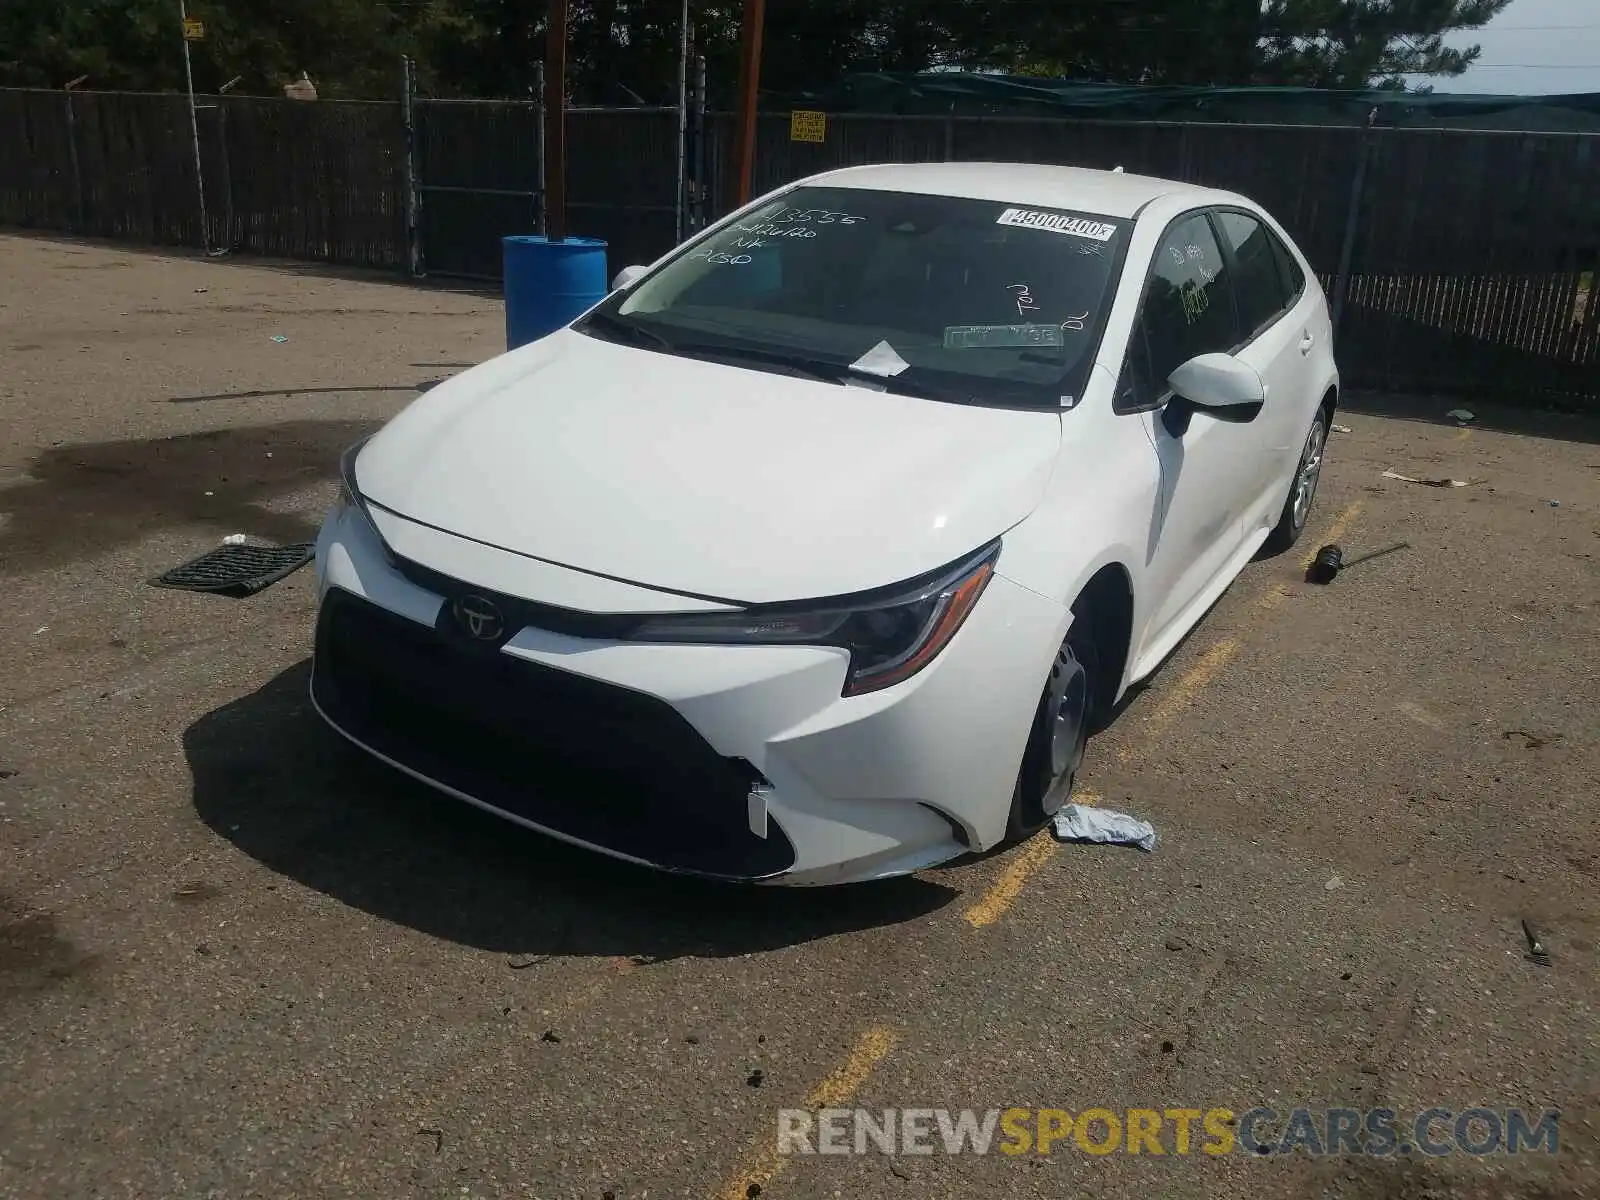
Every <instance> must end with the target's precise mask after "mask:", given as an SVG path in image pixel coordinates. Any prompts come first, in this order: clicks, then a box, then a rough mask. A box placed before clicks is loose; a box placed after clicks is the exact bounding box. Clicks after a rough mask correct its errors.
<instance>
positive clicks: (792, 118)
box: [789, 109, 828, 142]
mask: <svg viewBox="0 0 1600 1200" xmlns="http://www.w3.org/2000/svg"><path fill="white" fill-rule="evenodd" d="M789 140H790V141H791V142H824V141H827V140H828V114H827V113H820V112H806V111H804V110H802V109H796V110H795V111H793V112H791V113H790V114H789Z"/></svg>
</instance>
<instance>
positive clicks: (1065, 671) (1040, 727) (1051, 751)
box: [1006, 613, 1098, 841]
mask: <svg viewBox="0 0 1600 1200" xmlns="http://www.w3.org/2000/svg"><path fill="white" fill-rule="evenodd" d="M1096 663H1097V657H1096V653H1095V643H1094V639H1093V636H1092V634H1091V631H1090V626H1089V620H1088V614H1087V613H1084V614H1082V615H1079V616H1077V617H1075V618H1074V620H1073V622H1072V628H1071V629H1070V630H1069V631H1068V633H1067V640H1066V641H1065V642H1063V643H1062V644H1061V649H1060V650H1058V651H1057V652H1056V658H1055V662H1054V663H1052V664H1051V667H1050V678H1049V680H1048V682H1046V684H1045V689H1044V694H1043V695H1042V696H1040V697H1039V706H1038V708H1037V709H1036V710H1035V712H1034V718H1033V728H1032V729H1031V731H1030V732H1029V734H1028V744H1027V747H1026V749H1024V751H1023V753H1022V769H1021V770H1020V771H1019V772H1018V773H1017V783H1016V787H1015V788H1014V789H1013V791H1012V795H1011V814H1010V816H1009V818H1008V819H1007V821H1006V837H1007V838H1008V839H1009V840H1013V841H1014V840H1017V839H1020V838H1024V837H1027V836H1028V835H1029V834H1031V833H1033V832H1034V831H1035V830H1037V829H1039V828H1040V826H1042V825H1044V823H1045V822H1046V821H1048V820H1049V819H1050V818H1051V817H1052V816H1054V815H1055V814H1056V812H1057V810H1059V809H1060V808H1061V807H1062V805H1064V804H1066V802H1067V799H1068V797H1070V796H1071V795H1072V788H1073V784H1074V783H1075V782H1076V781H1077V777H1078V768H1079V767H1080V766H1082V765H1083V754H1084V749H1085V747H1086V746H1087V744H1088V740H1089V726H1090V722H1091V720H1092V719H1093V715H1094V713H1093V710H1094V700H1095V697H1096V696H1097V695H1098V692H1097V691H1096V690H1095V686H1094V674H1093V673H1094V670H1095V666H1096Z"/></svg>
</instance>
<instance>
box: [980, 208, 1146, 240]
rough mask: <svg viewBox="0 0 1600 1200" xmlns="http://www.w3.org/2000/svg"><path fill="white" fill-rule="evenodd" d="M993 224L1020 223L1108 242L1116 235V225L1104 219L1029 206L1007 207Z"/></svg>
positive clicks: (1033, 227) (1053, 231)
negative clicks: (1040, 209)
mask: <svg viewBox="0 0 1600 1200" xmlns="http://www.w3.org/2000/svg"><path fill="white" fill-rule="evenodd" d="M995 224H996V225H1020V226H1022V227H1023V228H1024V229H1047V230H1049V231H1050V232H1051V233H1066V234H1071V235H1072V236H1073V237H1081V238H1092V239H1094V240H1095V241H1097V242H1109V241H1110V240H1111V239H1112V238H1114V237H1115V236H1116V235H1117V227H1116V226H1115V225H1108V224H1107V223H1106V222H1104V221H1091V220H1089V219H1088V218H1086V217H1069V216H1067V214H1066V213H1053V212H1036V211H1034V210H1033V209H1031V208H1008V209H1006V210H1005V212H1003V213H1001V214H1000V219H999V220H998V221H996V222H995Z"/></svg>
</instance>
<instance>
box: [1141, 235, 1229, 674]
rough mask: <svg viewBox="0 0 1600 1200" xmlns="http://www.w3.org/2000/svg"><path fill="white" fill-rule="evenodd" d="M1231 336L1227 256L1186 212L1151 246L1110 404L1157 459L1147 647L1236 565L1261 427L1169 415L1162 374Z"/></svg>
mask: <svg viewBox="0 0 1600 1200" xmlns="http://www.w3.org/2000/svg"><path fill="white" fill-rule="evenodd" d="M1238 342H1239V337H1238V325H1237V320H1236V317H1235V309H1234V297H1233V287H1232V280H1231V279H1230V278H1229V270H1228V265H1227V260H1226V259H1225V258H1224V256H1223V254H1222V249H1221V246H1220V245H1219V244H1218V242H1217V239H1216V236H1215V234H1214V232H1213V230H1212V227H1211V222H1210V219H1209V218H1208V217H1207V215H1206V213H1205V212H1203V211H1196V212H1191V213H1187V214H1185V215H1184V216H1182V217H1179V218H1178V219H1177V220H1175V221H1173V222H1172V223H1171V224H1170V225H1169V226H1168V227H1167V229H1166V231H1165V233H1163V235H1162V237H1161V240H1160V242H1159V243H1158V244H1157V247H1156V253H1155V258H1154V260H1153V261H1152V262H1151V264H1150V274H1149V278H1148V281H1147V282H1146V285H1145V291H1144V298H1143V300H1142V302H1141V304H1140V312H1139V318H1138V320H1137V321H1136V322H1135V324H1134V328H1133V332H1132V334H1131V336H1130V338H1129V342H1128V348H1127V354H1126V358H1125V360H1124V367H1123V373H1122V379H1121V380H1120V382H1119V385H1118V392H1117V401H1116V407H1117V410H1118V411H1119V412H1121V413H1126V414H1138V419H1139V420H1142V421H1143V422H1144V423H1145V427H1146V432H1147V435H1148V436H1149V438H1150V441H1151V443H1152V445H1154V446H1155V449H1156V456H1157V459H1158V461H1159V464H1160V476H1161V495H1160V500H1159V501H1158V503H1157V505H1156V509H1155V511H1154V512H1153V513H1152V514H1151V521H1150V530H1149V537H1148V540H1147V543H1146V548H1145V582H1146V587H1147V589H1148V593H1149V596H1150V610H1149V611H1150V622H1149V624H1148V625H1147V626H1146V630H1145V638H1144V645H1145V646H1149V645H1151V644H1152V643H1153V642H1154V641H1156V640H1158V639H1159V638H1160V637H1161V636H1162V634H1163V632H1164V631H1166V630H1168V629H1169V627H1170V626H1171V625H1172V623H1173V622H1174V621H1175V620H1177V619H1179V618H1180V617H1184V616H1185V615H1186V614H1188V610H1190V609H1191V608H1192V607H1193V606H1194V605H1195V603H1196V601H1197V600H1199V599H1200V597H1201V596H1202V594H1204V593H1206V592H1207V591H1208V590H1209V589H1211V588H1212V587H1213V585H1216V584H1217V583H1218V582H1219V577H1220V576H1222V575H1223V574H1224V573H1225V572H1227V571H1229V570H1232V569H1234V568H1235V566H1236V563H1235V560H1236V559H1237V557H1238V553H1239V550H1240V547H1241V546H1242V544H1243V537H1244V534H1243V523H1242V519H1243V515H1244V510H1245V508H1246V505H1247V504H1248V502H1249V501H1250V500H1251V498H1252V497H1253V496H1254V495H1255V494H1256V492H1257V491H1258V490H1259V481H1258V477H1257V473H1256V471H1255V469H1254V466H1253V464H1254V463H1256V462H1257V461H1259V452H1258V449H1257V440H1258V438H1259V434H1258V433H1256V431H1255V430H1254V429H1253V428H1252V426H1251V425H1248V424H1233V423H1229V422H1224V421H1219V420H1217V419H1215V418H1213V417H1209V416H1205V415H1203V414H1198V413H1197V414H1194V415H1193V416H1191V417H1190V419H1189V420H1188V423H1187V427H1184V426H1183V425H1182V423H1181V422H1174V421H1171V420H1169V419H1168V417H1167V415H1166V408H1167V402H1168V401H1169V400H1170V399H1171V398H1172V392H1171V389H1170V387H1169V386H1168V384H1167V378H1168V376H1170V375H1171V374H1172V372H1173V371H1174V370H1175V369H1177V368H1178V367H1179V366H1181V365H1182V364H1183V363H1185V362H1187V361H1188V360H1189V359H1191V358H1193V357H1195V356H1196V355H1199V354H1206V353H1210V352H1213V351H1220V352H1222V353H1227V352H1229V351H1231V350H1232V349H1233V348H1234V347H1235V346H1236V345H1237V344H1238ZM1246 464H1250V465H1249V466H1246Z"/></svg>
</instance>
